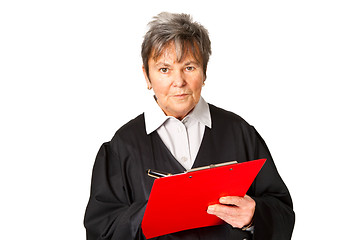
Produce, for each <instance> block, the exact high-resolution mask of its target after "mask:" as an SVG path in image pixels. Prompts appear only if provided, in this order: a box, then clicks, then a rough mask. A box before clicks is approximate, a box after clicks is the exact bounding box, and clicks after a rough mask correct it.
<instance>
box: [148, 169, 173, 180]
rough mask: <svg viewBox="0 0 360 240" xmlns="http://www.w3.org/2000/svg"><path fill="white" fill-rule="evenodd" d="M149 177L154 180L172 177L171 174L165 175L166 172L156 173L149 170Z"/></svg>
mask: <svg viewBox="0 0 360 240" xmlns="http://www.w3.org/2000/svg"><path fill="white" fill-rule="evenodd" d="M146 173H147V175H149V176H150V177H153V178H161V177H167V176H171V175H172V174H171V173H165V172H160V171H155V170H151V169H148V170H146Z"/></svg>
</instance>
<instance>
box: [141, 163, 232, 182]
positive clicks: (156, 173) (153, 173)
mask: <svg viewBox="0 0 360 240" xmlns="http://www.w3.org/2000/svg"><path fill="white" fill-rule="evenodd" d="M236 163H238V162H237V161H231V162H224V163H218V164H210V165H208V166H204V167H198V168H193V169H189V170H187V171H185V172H184V173H191V172H196V171H201V170H205V169H210V168H216V167H223V166H227V165H231V164H236ZM146 173H147V175H149V176H150V177H153V178H161V177H168V176H172V175H173V174H171V173H165V172H161V171H157V170H151V169H148V170H146Z"/></svg>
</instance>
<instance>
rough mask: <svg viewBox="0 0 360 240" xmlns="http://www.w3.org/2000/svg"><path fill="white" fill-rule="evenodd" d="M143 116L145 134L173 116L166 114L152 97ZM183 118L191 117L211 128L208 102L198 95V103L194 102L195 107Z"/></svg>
mask: <svg viewBox="0 0 360 240" xmlns="http://www.w3.org/2000/svg"><path fill="white" fill-rule="evenodd" d="M144 116H145V127H146V133H147V134H150V133H152V132H153V131H155V130H156V129H158V128H159V127H160V126H161V125H163V124H164V122H165V121H166V120H168V119H169V118H173V117H171V116H166V115H165V113H164V112H163V111H162V109H161V108H160V107H159V105H158V104H157V103H156V101H155V100H154V99H152V101H151V103H150V104H149V105H148V107H147V109H146V111H145V113H144ZM185 118H192V119H194V120H196V121H198V122H200V123H202V124H204V125H205V126H207V127H209V128H211V116H210V109H209V104H208V103H207V102H206V101H205V100H204V99H203V98H202V97H200V100H199V102H198V104H196V106H195V108H194V109H193V110H192V111H191V112H190V113H189V114H188V115H187V116H186V117H185ZM185 118H184V119H185Z"/></svg>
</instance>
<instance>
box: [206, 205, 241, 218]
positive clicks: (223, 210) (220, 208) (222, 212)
mask: <svg viewBox="0 0 360 240" xmlns="http://www.w3.org/2000/svg"><path fill="white" fill-rule="evenodd" d="M207 212H208V213H209V214H213V215H216V216H218V217H220V218H221V219H223V218H226V217H232V216H236V215H238V214H239V213H238V209H237V207H233V206H226V205H222V204H214V205H210V206H209V207H208V210H207Z"/></svg>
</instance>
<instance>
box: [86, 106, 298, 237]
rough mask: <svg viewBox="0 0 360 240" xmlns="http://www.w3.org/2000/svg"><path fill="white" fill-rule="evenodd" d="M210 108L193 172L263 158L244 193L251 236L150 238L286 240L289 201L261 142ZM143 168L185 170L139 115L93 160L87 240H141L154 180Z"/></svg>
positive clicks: (220, 230)
mask: <svg viewBox="0 0 360 240" xmlns="http://www.w3.org/2000/svg"><path fill="white" fill-rule="evenodd" d="M209 106H210V114H211V120H212V128H211V129H210V128H207V127H206V128H205V133H204V137H203V140H202V143H201V146H200V149H199V152H198V155H197V156H196V159H195V163H194V165H193V168H196V167H200V166H205V165H209V164H216V163H222V162H227V161H233V160H235V161H238V162H245V161H250V160H255V159H260V158H267V161H266V163H265V165H264V166H263V168H262V169H261V171H260V173H259V174H258V176H257V177H256V179H255V181H254V182H253V184H252V185H251V187H250V189H249V191H248V192H247V194H248V195H249V196H250V197H252V198H253V199H254V200H255V202H256V207H255V214H254V235H253V236H251V234H250V232H248V231H242V230H240V229H237V228H232V227H231V226H230V225H229V224H224V225H220V226H213V227H205V228H198V229H192V230H187V231H182V232H178V233H173V234H169V235H165V236H160V237H158V238H154V239H158V240H175V239H182V240H195V239H205V240H235V239H251V238H252V237H253V239H255V240H271V239H273V240H288V239H291V234H292V231H293V227H294V222H295V214H294V212H293V208H292V200H291V197H290V193H289V191H288V189H287V187H286V186H285V184H284V182H283V181H282V179H281V177H280V176H279V174H278V172H277V170H276V167H275V165H274V162H273V160H272V157H271V155H270V152H269V150H268V148H267V146H266V144H265V142H264V141H263V139H262V138H261V137H260V135H259V134H258V133H257V132H256V130H255V128H253V127H252V126H251V125H249V124H248V123H247V122H245V121H244V120H243V119H242V118H241V117H239V116H237V115H235V114H234V113H231V112H228V111H225V110H223V109H220V108H217V107H215V106H213V105H211V104H209ZM146 169H156V170H161V171H164V172H169V173H180V172H183V171H185V169H184V168H183V167H182V166H181V165H180V164H179V162H178V161H176V159H175V158H174V157H173V156H172V155H171V153H170V151H169V150H168V149H167V148H166V146H165V145H164V143H163V142H162V140H161V138H160V137H159V135H158V134H157V132H156V131H154V132H152V133H151V134H149V135H147V134H146V131H145V122H144V115H143V114H141V115H139V116H138V117H137V118H135V119H133V120H131V121H130V122H128V123H127V124H125V125H124V126H123V127H121V128H120V129H119V130H118V131H117V132H116V134H115V135H114V137H113V139H112V140H111V141H110V142H106V143H104V144H103V145H102V146H101V148H100V150H99V153H98V155H97V157H96V160H95V164H94V168H93V175H92V183H91V193H90V199H89V203H88V206H87V209H86V213H85V219H84V225H85V227H86V236H87V239H88V240H100V239H111V240H132V239H145V237H144V235H143V233H142V231H141V221H142V217H143V214H144V212H145V208H146V203H147V200H148V198H149V195H150V191H151V187H152V184H153V182H154V179H152V178H150V177H149V176H147V174H146V173H145V171H146Z"/></svg>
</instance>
